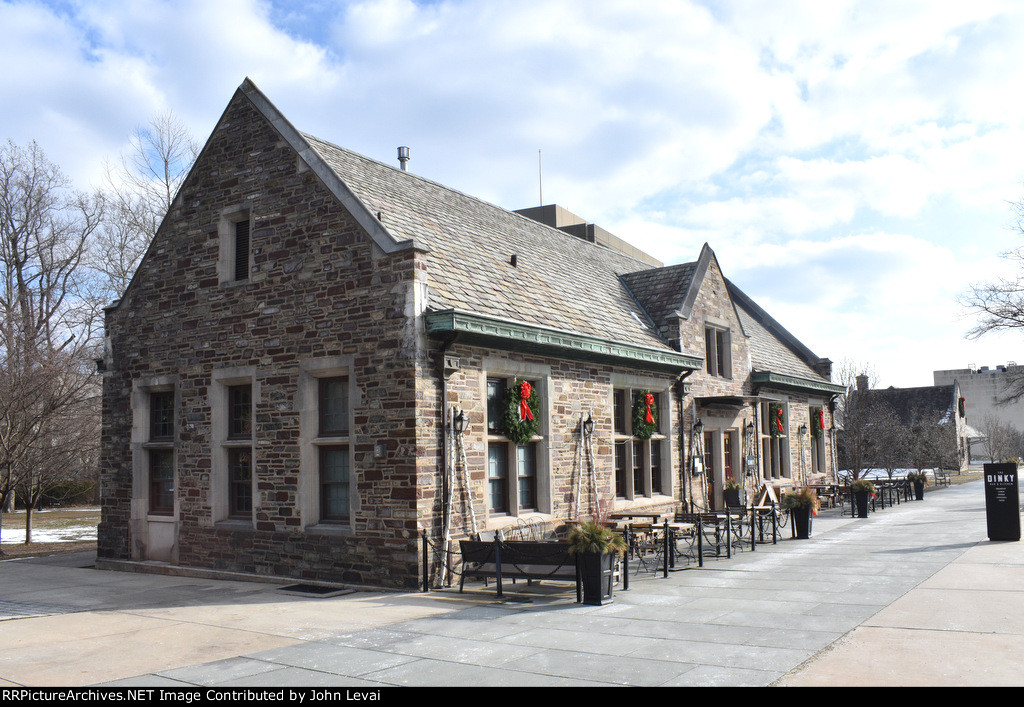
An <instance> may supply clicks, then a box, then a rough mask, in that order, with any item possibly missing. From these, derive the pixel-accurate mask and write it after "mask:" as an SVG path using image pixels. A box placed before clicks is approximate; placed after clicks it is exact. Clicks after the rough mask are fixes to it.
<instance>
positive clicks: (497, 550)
mask: <svg viewBox="0 0 1024 707" xmlns="http://www.w3.org/2000/svg"><path fill="white" fill-rule="evenodd" d="M494 574H495V575H496V577H495V579H497V581H498V598H499V599H501V540H500V539H498V537H497V535H495V538H494Z"/></svg>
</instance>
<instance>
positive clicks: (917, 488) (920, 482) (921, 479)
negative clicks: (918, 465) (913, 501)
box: [907, 471, 928, 501]
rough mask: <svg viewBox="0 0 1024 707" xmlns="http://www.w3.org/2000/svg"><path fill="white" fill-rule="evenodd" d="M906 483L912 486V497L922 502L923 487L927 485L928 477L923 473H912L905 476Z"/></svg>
mask: <svg viewBox="0 0 1024 707" xmlns="http://www.w3.org/2000/svg"><path fill="white" fill-rule="evenodd" d="M907 481H909V482H910V483H912V484H914V496H915V497H916V498H917V500H918V501H923V500H924V487H925V486H926V485H927V484H928V476H927V474H925V473H924V472H923V471H912V472H910V473H909V474H907Z"/></svg>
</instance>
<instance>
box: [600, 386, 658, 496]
mask: <svg viewBox="0 0 1024 707" xmlns="http://www.w3.org/2000/svg"><path fill="white" fill-rule="evenodd" d="M642 393H643V391H642V390H641V389H639V388H615V389H614V390H613V391H612V415H613V425H612V429H613V439H614V443H615V445H614V446H615V496H616V497H617V498H623V499H636V498H645V497H647V498H649V497H651V496H655V495H661V494H664V493H666V491H667V490H668V488H669V484H667V483H666V480H665V472H666V469H665V465H664V464H663V463H662V459H663V458H664V454H665V448H664V447H665V443H666V440H667V436H666V435H665V433H664V430H665V429H666V427H665V425H666V421H665V406H664V405H663V400H664V398H665V396H664V395H662V394H660V393H653V392H652V395H654V407H655V409H656V410H657V423H656V424H657V429H656V430H655V432H654V434H652V435H651V437H650V438H649V439H642V438H640V437H637V436H636V435H634V434H633V406H634V405H636V404H638V401H639V400H640V395H641V394H642ZM641 404H642V402H641Z"/></svg>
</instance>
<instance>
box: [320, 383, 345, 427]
mask: <svg viewBox="0 0 1024 707" xmlns="http://www.w3.org/2000/svg"><path fill="white" fill-rule="evenodd" d="M347 433H348V379H347V378H324V379H323V380H321V381H320V434H321V435H332V434H333V435H338V434H347Z"/></svg>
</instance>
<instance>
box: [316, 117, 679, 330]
mask: <svg viewBox="0 0 1024 707" xmlns="http://www.w3.org/2000/svg"><path fill="white" fill-rule="evenodd" d="M304 137H305V139H306V140H307V141H308V142H309V144H310V145H311V146H312V147H313V149H314V150H316V152H317V153H318V154H319V155H320V156H321V157H322V158H323V160H324V161H325V162H326V164H328V165H329V166H330V167H331V169H332V170H333V171H334V172H335V173H336V174H337V175H338V177H339V178H340V179H342V180H343V181H344V183H345V184H346V185H347V186H348V188H349V189H351V190H352V192H353V193H354V194H355V195H356V196H357V197H358V198H359V199H360V201H362V203H363V204H365V205H366V207H367V208H368V209H369V210H370V212H371V213H374V214H376V213H377V212H380V218H381V220H382V222H383V225H384V227H385V228H386V229H387V230H388V232H389V233H391V234H392V235H393V236H394V237H395V238H396V239H398V240H400V241H402V240H407V239H411V240H412V241H413V242H414V243H415V245H416V247H417V248H420V249H423V250H425V251H426V258H427V259H428V262H429V278H430V280H429V293H430V294H429V307H430V308H431V309H433V310H446V309H457V310H463V311H467V312H473V313H476V314H480V315H486V316H491V317H498V318H501V319H507V320H510V321H514V322H522V323H525V324H530V325H534V326H541V327H548V328H552V329H559V330H564V331H570V332H577V333H581V334H587V335H590V336H595V337H599V338H602V339H607V340H612V341H619V342H623V343H628V344H633V345H638V346H645V347H653V348H659V349H669V347H668V344H667V343H666V342H665V340H664V339H663V338H662V337H661V336H660V335H659V334H658V333H657V332H656V331H655V330H654V329H653V327H652V326H651V323H650V320H649V319H648V317H647V313H646V312H644V311H643V309H642V308H641V307H640V306H639V305H638V304H637V302H636V300H634V298H633V296H632V295H631V294H630V292H629V290H628V289H627V288H626V287H625V286H624V285H623V283H622V282H621V281H620V280H619V276H620V275H623V274H625V273H630V272H635V271H638V270H643V269H647V268H649V267H650V266H649V265H647V264H645V263H642V262H640V261H638V260H635V259H633V258H630V257H628V256H626V255H623V254H621V253H617V252H615V251H612V250H609V249H607V248H604V247H601V246H597V245H594V244H591V243H587V242H585V241H582V240H580V239H579V238H575V237H573V236H571V235H567V234H565V233H563V232H561V231H559V230H558V229H555V228H551V227H548V226H545V225H543V224H539V223H537V222H535V221H532V220H531V219H528V218H526V217H523V216H520V215H518V214H514V213H512V212H509V211H505V210H504V209H501V208H499V207H497V206H494V205H492V204H488V203H486V202H483V201H480V200H479V199H476V198H473V197H470V196H467V195H466V194H462V193H461V192H458V191H455V190H453V189H449V188H447V187H444V186H442V185H440V184H437V183H435V182H432V181H430V180H427V179H424V178H422V177H419V176H417V175H415V174H411V173H409V172H404V171H402V170H400V169H398V168H396V167H391V166H389V165H386V164H383V163H381V162H377V161H375V160H371V159H369V158H367V157H363V156H361V155H358V154H355V153H353V152H351V151H349V150H345V149H343V148H340V147H338V146H336V145H332V144H331V143H328V142H324V141H323V140H320V139H318V138H315V137H313V136H311V135H304ZM513 255H514V256H516V265H515V266H513V265H512V264H511V263H510V259H511V257H512V256H513Z"/></svg>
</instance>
